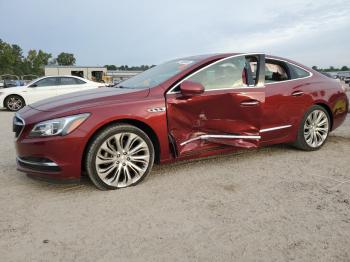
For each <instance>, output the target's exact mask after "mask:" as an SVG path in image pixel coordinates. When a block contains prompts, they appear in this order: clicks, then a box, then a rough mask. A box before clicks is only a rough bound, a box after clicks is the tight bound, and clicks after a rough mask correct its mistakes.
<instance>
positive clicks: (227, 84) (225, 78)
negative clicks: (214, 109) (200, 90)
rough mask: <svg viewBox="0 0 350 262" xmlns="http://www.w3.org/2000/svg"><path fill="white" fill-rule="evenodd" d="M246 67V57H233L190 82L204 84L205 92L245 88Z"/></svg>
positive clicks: (190, 79) (198, 74)
mask: <svg viewBox="0 0 350 262" xmlns="http://www.w3.org/2000/svg"><path fill="white" fill-rule="evenodd" d="M245 67H246V58H245V57H244V56H239V57H233V58H230V59H226V60H224V61H221V62H218V63H216V64H214V65H212V66H210V67H208V68H206V69H204V70H202V71H199V72H198V73H196V74H194V75H193V76H191V77H190V78H188V80H189V81H193V82H197V83H200V84H202V85H203V86H204V88H205V90H212V89H226V88H235V87H244V86H247V85H246V80H245V79H244V78H245V70H246V69H245Z"/></svg>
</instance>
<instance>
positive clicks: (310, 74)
mask: <svg viewBox="0 0 350 262" xmlns="http://www.w3.org/2000/svg"><path fill="white" fill-rule="evenodd" d="M266 59H270V60H276V61H280V62H284V63H287V64H290V65H293V66H296V67H299V68H300V69H302V70H304V71H306V72H308V73H309V75H308V76H305V77H300V78H296V79H289V80H284V81H278V82H273V83H266V82H265V86H267V85H274V84H279V83H286V82H291V81H297V80H302V79H306V78H310V77H312V76H313V75H314V74H313V73H312V72H310V71H309V70H307V69H305V68H303V67H301V66H299V65H296V64H294V63H291V62H288V61H286V60H283V59H279V58H273V57H268V56H266V57H265V64H266Z"/></svg>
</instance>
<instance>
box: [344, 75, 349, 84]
mask: <svg viewBox="0 0 350 262" xmlns="http://www.w3.org/2000/svg"><path fill="white" fill-rule="evenodd" d="M344 82H345V84H350V76H344Z"/></svg>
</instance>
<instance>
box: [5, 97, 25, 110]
mask: <svg viewBox="0 0 350 262" xmlns="http://www.w3.org/2000/svg"><path fill="white" fill-rule="evenodd" d="M7 107H8V108H9V109H10V110H11V111H18V110H20V109H21V108H22V107H23V103H22V100H21V99H20V98H19V97H15V96H12V97H10V98H9V99H8V100H7Z"/></svg>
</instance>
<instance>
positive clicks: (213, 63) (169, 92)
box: [166, 53, 264, 94]
mask: <svg viewBox="0 0 350 262" xmlns="http://www.w3.org/2000/svg"><path fill="white" fill-rule="evenodd" d="M247 55H262V53H245V54H238V55H232V56H228V57H224V58H221V59H219V60H217V61H215V62H212V63H210V64H209V65H206V66H205V67H202V68H201V69H198V70H197V71H195V72H193V73H191V74H189V75H188V76H186V77H185V78H183V79H182V80H181V81H180V82H178V83H177V84H176V85H174V86H173V87H172V88H170V89H169V91H167V93H166V94H179V93H180V91H177V92H173V90H174V89H175V88H177V87H178V86H179V85H181V83H182V82H184V81H186V80H187V79H189V78H190V77H192V76H194V75H195V74H197V73H199V72H201V71H203V70H205V69H207V68H208V67H210V66H213V65H216V64H217V63H220V62H222V61H225V60H228V59H231V58H234V57H239V56H247ZM263 87H264V86H244V87H238V88H237V87H229V88H217V89H209V90H204V92H208V91H217V90H230V89H240V88H263Z"/></svg>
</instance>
